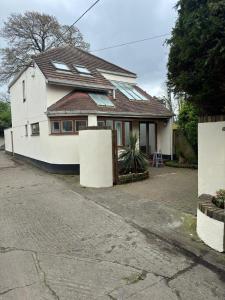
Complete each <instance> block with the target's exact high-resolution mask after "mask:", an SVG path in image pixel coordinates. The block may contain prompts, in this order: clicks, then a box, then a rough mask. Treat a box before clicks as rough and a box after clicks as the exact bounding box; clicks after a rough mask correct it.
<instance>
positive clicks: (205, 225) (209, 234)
mask: <svg viewBox="0 0 225 300" xmlns="http://www.w3.org/2000/svg"><path fill="white" fill-rule="evenodd" d="M197 233H198V236H199V237H200V239H201V240H203V241H204V243H206V244H207V245H208V246H210V247H211V248H213V249H214V250H217V251H219V252H223V251H224V222H221V221H218V220H215V219H213V218H210V217H209V216H207V215H205V214H204V213H203V212H201V211H200V209H198V210H197Z"/></svg>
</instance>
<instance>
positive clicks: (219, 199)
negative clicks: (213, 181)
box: [212, 189, 225, 208]
mask: <svg viewBox="0 0 225 300" xmlns="http://www.w3.org/2000/svg"><path fill="white" fill-rule="evenodd" d="M212 202H213V203H214V204H215V205H216V206H217V207H219V208H224V203H225V190H222V189H221V190H219V191H217V192H216V196H215V197H213V200H212Z"/></svg>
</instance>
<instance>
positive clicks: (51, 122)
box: [50, 120, 62, 134]
mask: <svg viewBox="0 0 225 300" xmlns="http://www.w3.org/2000/svg"><path fill="white" fill-rule="evenodd" d="M54 122H58V123H59V131H58V132H54V131H53V123H54ZM50 125H51V134H61V133H62V130H61V128H62V124H61V120H51V121H50Z"/></svg>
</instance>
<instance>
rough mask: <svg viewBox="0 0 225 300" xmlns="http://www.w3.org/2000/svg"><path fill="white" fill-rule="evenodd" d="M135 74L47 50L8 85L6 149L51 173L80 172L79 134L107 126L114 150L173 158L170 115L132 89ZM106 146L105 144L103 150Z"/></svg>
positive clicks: (75, 53)
mask: <svg viewBox="0 0 225 300" xmlns="http://www.w3.org/2000/svg"><path fill="white" fill-rule="evenodd" d="M136 80H137V76H136V74H134V73H132V72H130V71H127V70H125V69H123V68H121V67H118V66H116V65H114V64H112V63H109V62H107V61H105V60H103V59H101V58H98V57H96V56H94V55H92V54H90V53H88V52H85V51H82V50H80V49H77V48H72V47H61V48H55V49H52V50H49V51H47V52H44V53H42V54H39V55H37V56H36V57H34V58H33V60H32V62H31V63H30V64H29V65H28V66H27V67H26V68H25V69H24V70H23V71H22V72H20V73H19V74H18V76H16V77H15V79H14V80H13V81H12V82H11V83H10V85H9V91H10V99H11V110H12V128H9V129H7V130H5V149H6V151H7V152H11V153H14V155H16V156H18V157H21V158H26V159H30V160H32V162H33V163H36V164H38V165H40V166H42V167H43V168H45V169H48V170H49V171H54V172H72V173H79V162H80V160H79V147H78V146H79V129H80V128H81V127H83V126H110V127H112V128H114V129H116V130H117V144H118V147H123V146H125V145H127V144H128V143H129V135H130V132H131V131H132V132H135V133H136V134H137V135H138V136H139V145H140V148H141V150H142V151H144V152H145V153H146V154H147V155H151V153H153V152H154V151H156V150H161V151H162V153H163V155H165V156H168V157H170V156H171V155H172V114H171V112H170V111H168V110H167V109H166V108H165V106H163V105H162V104H161V103H160V102H159V101H157V99H155V98H153V97H151V96H150V95H148V94H147V93H146V92H144V91H143V90H142V89H141V88H140V87H138V86H137V84H136ZM103 146H104V145H103Z"/></svg>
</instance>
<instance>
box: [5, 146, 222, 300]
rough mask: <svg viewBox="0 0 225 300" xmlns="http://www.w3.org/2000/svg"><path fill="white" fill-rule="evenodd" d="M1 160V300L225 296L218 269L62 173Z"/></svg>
mask: <svg viewBox="0 0 225 300" xmlns="http://www.w3.org/2000/svg"><path fill="white" fill-rule="evenodd" d="M0 157H1V158H0V191H1V194H0V206H1V207H0V208H1V209H0V299H1V300H16V299H19V300H40V299H45V300H51V299H60V300H70V299H71V300H74V299H88V300H92V299H96V300H97V299H100V300H101V299H131V300H139V299H151V300H154V299H155V300H158V299H160V300H164V299H165V300H168V299H193V300H195V299H204V300H205V299H221V300H222V299H224V298H225V277H224V274H223V273H222V272H220V270H219V269H218V268H216V267H214V266H212V265H209V264H205V263H204V260H201V259H196V257H194V256H193V257H191V256H190V255H187V254H185V253H183V252H182V251H181V250H180V249H179V248H177V247H175V246H173V245H171V244H169V243H167V242H166V241H164V240H161V239H160V238H157V237H156V236H155V235H154V234H152V235H151V234H148V236H147V235H146V234H145V233H144V232H142V231H141V230H140V228H138V226H134V225H133V224H130V222H127V221H126V220H125V219H124V218H123V217H122V216H120V215H119V214H117V213H114V212H112V211H111V210H109V209H108V208H105V207H103V206H102V205H100V204H99V203H96V201H94V200H96V199H91V197H90V198H88V199H87V198H86V197H85V196H84V195H82V194H81V193H80V191H79V189H77V190H76V189H75V188H74V186H72V185H71V184H70V183H68V182H66V181H64V180H62V179H61V178H59V177H58V176H54V175H50V174H47V173H45V172H42V171H40V170H38V169H36V168H33V167H31V166H29V165H26V164H17V163H14V162H12V161H11V160H10V157H9V156H6V155H5V154H4V153H3V152H0ZM83 190H85V189H83ZM78 191H79V193H78ZM110 191H112V189H109V190H108V192H109V193H110ZM105 195H106V197H107V193H106V194H105Z"/></svg>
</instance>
